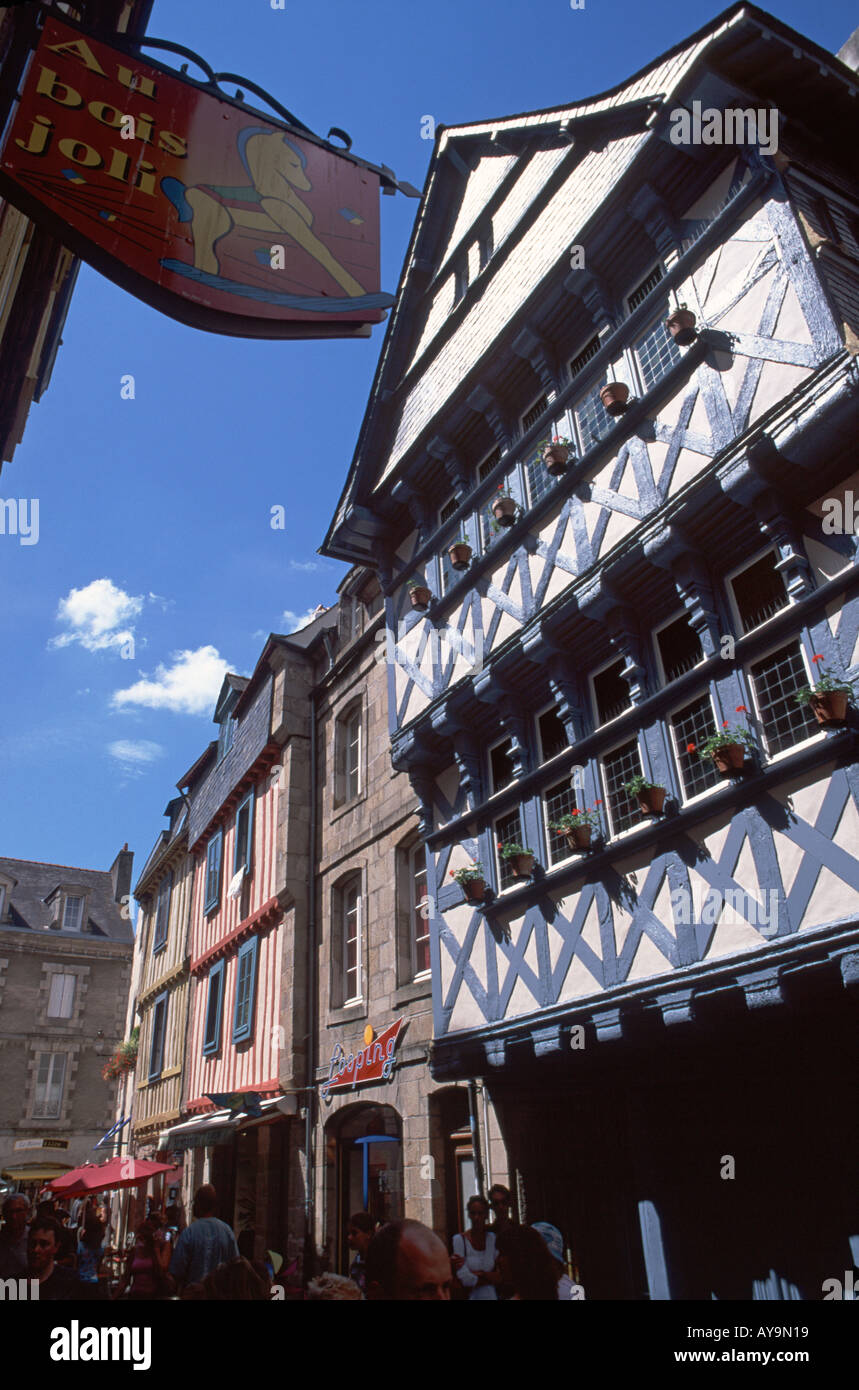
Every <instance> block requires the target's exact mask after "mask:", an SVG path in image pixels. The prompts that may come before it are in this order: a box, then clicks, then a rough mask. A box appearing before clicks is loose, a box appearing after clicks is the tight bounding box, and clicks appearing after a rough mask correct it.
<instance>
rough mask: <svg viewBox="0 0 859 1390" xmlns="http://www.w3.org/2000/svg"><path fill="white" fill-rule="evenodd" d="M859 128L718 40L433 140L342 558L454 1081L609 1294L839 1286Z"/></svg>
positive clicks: (781, 46) (858, 883) (832, 77)
mask: <svg viewBox="0 0 859 1390" xmlns="http://www.w3.org/2000/svg"><path fill="white" fill-rule="evenodd" d="M857 100H859V97H857V91H856V75H855V73H853V72H851V71H850V70H849V69H848V68H847V67H845V66H844V65H843V64H842V63H841V62H839V60H838V59H836V58H835V57H834V56H833V55H832V54H830V53H827V52H825V51H824V50H822V49H820V48H819V47H817V46H816V45H815V44H813V43H811V42H809V41H807V40H806V39H804V38H803V37H802V36H801V35H799V34H798V33H796V32H794V31H793V30H790V29H788V28H786V27H785V26H784V25H782V24H781V23H780V22H779V21H777V20H775V19H773V18H772V17H771V16H769V15H767V14H766V13H764V12H763V11H760V10H757V9H755V8H754V7H751V6H748V5H742V6H739V5H737V6H734V7H732V8H731V9H729V10H727V11H725V13H724V14H722V15H721V16H720V17H719V18H717V19H716V20H714V21H712V22H711V23H710V24H708V25H707V26H706V28H705V29H702V30H701V31H699V32H698V33H696V34H694V35H692V36H691V37H690V38H689V39H687V40H684V41H683V42H682V43H680V44H678V45H677V46H676V47H675V48H674V49H672V50H671V51H670V52H669V53H667V54H665V55H664V56H663V57H662V58H660V59H659V60H658V61H656V62H654V63H651V64H650V65H649V66H648V67H647V68H645V69H643V70H642V71H641V72H639V73H638V74H636V75H635V76H634V77H632V78H630V79H629V80H628V81H626V82H624V83H623V84H621V85H620V86H618V87H616V88H614V89H613V90H611V91H609V92H606V93H604V94H602V95H600V96H597V97H594V98H592V99H590V100H583V101H580V102H577V103H572V104H570V105H569V106H565V107H563V108H560V109H553V110H547V111H538V112H534V113H532V114H526V115H518V116H512V117H507V118H504V119H496V120H491V121H485V122H481V123H477V124H473V125H467V126H459V127H451V128H447V129H443V130H441V131H440V132H439V134H438V136H437V141H436V146H435V149H434V153H433V158H432V162H431V166H430V171H429V175H428V179H427V184H426V187H425V191H424V197H423V201H422V204H421V207H420V210H419V213H418V217H417V222H416V227H415V231H414V235H413V238H412V242H411V245H410V248H409V251H408V254H407V260H406V265H405V268H404V272H403V279H402V282H401V286H400V292H399V296H398V302H397V307H396V309H395V311H394V313H393V316H392V319H391V322H390V324H389V328H388V333H387V337H386V340H385V344H384V347H383V350H382V354H381V358H380V364H379V368H378V372H377V376H376V380H375V383H374V386H373V390H372V393H371V398H370V401H369V405H368V409H367V413H366V416H365V420H364V424H363V427H362V431H361V435H360V440H359V444H358V448H357V452H356V456H355V460H354V462H353V465H352V468H351V470H350V474H349V477H348V480H347V483H346V487H345V491H344V494H343V497H342V499H341V502H340V505H339V507H338V510H337V513H336V515H335V517H334V520H333V522H332V525H331V528H330V530H329V534H328V536H327V538H326V542H325V545H324V547H323V550H324V553H327V554H329V555H331V556H337V557H340V558H343V559H349V560H351V561H353V562H354V563H356V564H364V565H367V566H371V567H374V568H375V569H377V571H378V573H379V576H380V579H381V583H382V588H383V591H384V594H385V604H386V608H385V611H386V615H387V626H388V629H389V632H390V634H391V640H390V658H389V662H388V704H389V721H390V737H391V743H392V751H393V758H394V765H395V766H396V767H398V768H401V769H404V770H407V771H408V774H409V776H410V778H411V781H412V785H413V787H414V789H415V791H416V793H417V795H418V798H419V801H420V807H421V809H420V825H421V831H422V836H423V839H424V842H425V845H426V852H427V853H426V872H427V883H428V894H429V898H430V902H431V903H432V930H431V943H430V950H431V960H432V977H433V1008H434V1042H433V1048H432V1069H433V1072H434V1075H435V1076H436V1078H438V1079H446V1080H450V1081H452V1080H460V1079H465V1078H470V1077H480V1078H483V1079H484V1081H485V1084H486V1086H487V1088H488V1090H489V1092H490V1094H491V1097H492V1099H493V1101H494V1103H495V1105H496V1107H497V1110H498V1113H499V1115H500V1117H501V1122H502V1128H503V1132H504V1138H505V1140H506V1142H507V1147H508V1151H509V1154H510V1163H511V1180H512V1181H513V1182H514V1183H515V1186H516V1190H517V1193H518V1196H519V1201H520V1214H521V1215H522V1217H523V1218H524V1219H527V1220H529V1221H533V1220H538V1219H542V1220H548V1221H551V1222H553V1223H554V1224H556V1225H558V1226H560V1227H561V1228H562V1229H563V1232H564V1234H565V1237H566V1238H567V1239H568V1241H570V1243H571V1244H572V1245H573V1247H574V1249H575V1252H576V1260H577V1265H578V1269H579V1273H580V1276H581V1280H582V1282H583V1284H584V1286H585V1290H586V1293H587V1296H588V1297H596V1298H628V1299H635V1298H656V1299H668V1298H704V1299H709V1298H711V1297H714V1298H719V1299H723V1298H751V1297H758V1298H783V1297H784V1298H787V1297H791V1298H796V1297H799V1298H806V1299H813V1298H819V1297H821V1289H822V1285H823V1281H824V1280H825V1279H826V1278H827V1277H829V1276H832V1275H837V1274H838V1273H839V1271H842V1270H843V1269H844V1268H846V1267H849V1266H850V1264H851V1263H852V1262H853V1260H854V1259H855V1254H856V1251H855V1248H853V1247H851V1238H852V1240H853V1241H854V1242H855V1240H856V1235H855V1233H856V1230H857V1227H856V1224H855V1209H854V1208H853V1207H852V1206H851V1203H852V1200H853V1198H852V1190H853V1178H852V1174H851V1167H852V1155H853V1154H854V1153H855V1151H856V1140H857V1133H856V1118H855V1109H854V1107H853V1105H852V1103H851V1101H850V1098H849V1095H848V1068H847V1067H846V1065H845V1058H847V1057H848V1056H850V1055H851V1049H852V1048H854V1047H855V1044H853V1043H851V1042H850V1037H851V1034H850V1030H849V1025H850V1018H851V1015H850V1012H849V1010H850V1007H851V1005H852V1000H851V995H850V991H853V990H855V988H856V985H857V982H859V928H857V908H859V863H857V859H856V853H855V852H856V846H857V843H859V835H857V829H859V816H858V815H857V801H859V770H857V765H856V728H857V720H856V713H855V708H854V707H853V706H852V705H850V704H848V706H847V711H846V714H845V713H844V712H843V711H842V712H841V713H840V714H839V713H838V711H835V714H834V716H833V713H832V710H831V709H830V710H829V713H828V714H827V711H826V710H825V709H823V710H822V712H821V711H820V710H819V711H818V712H819V713H821V718H824V717H825V718H827V719H828V722H826V723H822V722H818V713H816V712H815V707H814V705H813V704H812V703H810V702H809V700H808V696H809V694H810V692H811V691H812V690H813V687H814V686H815V684H816V683H817V682H818V681H819V680H820V679H821V673H824V675H826V674H828V676H829V678H830V683H835V684H837V683H838V682H841V683H844V682H848V683H849V680H850V678H851V674H852V675H854V676H855V673H856V666H857V658H859V642H857V637H859V599H857V566H856V558H857V543H856V515H857V506H856V499H857V498H859V475H857V474H856V472H855V468H856V463H855V437H856V426H857V416H859V411H858V410H857V390H859V372H857V363H856V351H857V347H859V339H857V334H859V201H857V191H856V183H857V181H856V173H857V168H856V163H857V161H856V152H855V140H854V138H853V132H854V131H855V120H856V103H857ZM556 439H558V440H560V441H562V442H561V443H560V445H559V449H560V453H559V454H556V455H555V456H554V458H553V457H552V456H551V455H547V454H546V442H547V441H548V442H549V443H552V442H553V441H554V440H556ZM547 459H548V463H551V465H552V466H551V469H550V468H549V466H547ZM409 584H412V585H417V586H418V588H419V589H420V590H428V591H429V593H428V594H427V595H426V598H427V602H426V603H425V604H423V605H422V606H421V605H418V604H416V603H415V601H414V590H413V589H412V590H411V591H410V589H409ZM825 684H826V682H825V681H824V685H825ZM797 697H799V698H797ZM738 726H741V727H740V728H738ZM713 739H715V740H716V746H715V749H713V745H712V744H711V742H710V741H711V740H713ZM725 743H732V744H733V746H734V749H735V750H736V749H737V748H739V750H740V751H739V754H736V751H735V754H734V763H735V765H734V767H733V768H727V775H725V774H723V773H722V772H720V769H719V767H718V766H717V761H716V757H714V756H713V753H714V752H715V754H716V755H720V756H721V754H720V747H719V745H720V744H721V745H724V744H725ZM723 761H724V759H723ZM642 784H644V785H643V786H642ZM654 790H655V791H656V792H657V793H659V792H661V793H662V794H663V797H662V799H660V797H659V795H657V796H656V797H655V800H654V798H653V797H651V798H650V802H649V805H648V806H646V807H645V808H643V807H642V805H641V801H640V798H639V795H638V793H639V791H642V792H643V793H645V794H647V793H650V792H652V791H654ZM646 800H647V797H646V796H645V801H646ZM583 822H584V825H583V824H582V823H583ZM517 850H518V853H517ZM474 861H479V863H480V864H481V865H482V868H483V873H484V877H485V880H486V884H487V889H486V892H485V895H484V898H483V901H482V902H480V903H475V902H474V901H470V900H469V899H467V898H466V896H465V891H464V889H463V888H460V887H459V886H458V884H457V883H456V882H454V881H452V880H451V878H450V874H451V872H452V871H455V870H457V869H460V868H465V867H467V866H468V865H469V864H471V863H473V862H474ZM851 1249H852V1255H851Z"/></svg>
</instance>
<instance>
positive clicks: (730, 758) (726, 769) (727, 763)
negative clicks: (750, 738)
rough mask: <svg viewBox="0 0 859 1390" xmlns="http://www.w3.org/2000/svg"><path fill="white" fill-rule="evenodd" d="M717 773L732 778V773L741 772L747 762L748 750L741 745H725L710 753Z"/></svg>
mask: <svg viewBox="0 0 859 1390" xmlns="http://www.w3.org/2000/svg"><path fill="white" fill-rule="evenodd" d="M710 757H711V758H712V759H713V763H714V766H715V768H716V771H717V772H721V774H722V776H723V777H730V775H731V773H732V772H741V771H742V769H743V767H744V765H745V761H746V750H745V748H744V747H743V745H742V744H741V743H723V744H722V746H721V747H720V748H714V749H713V750H712V752H711V753H710Z"/></svg>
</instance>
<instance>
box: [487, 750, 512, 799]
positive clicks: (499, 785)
mask: <svg viewBox="0 0 859 1390" xmlns="http://www.w3.org/2000/svg"><path fill="white" fill-rule="evenodd" d="M489 777H490V783H491V786H492V790H493V792H500V791H503V789H504V788H505V787H509V786H510V783H511V782H515V781H516V773H515V772H514V770H513V760H512V758H511V756H510V740H509V738H507V739H505V740H504V742H503V743H496V745H495V747H494V748H491V749H490V750H489Z"/></svg>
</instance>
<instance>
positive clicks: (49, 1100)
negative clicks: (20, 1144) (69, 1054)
mask: <svg viewBox="0 0 859 1390" xmlns="http://www.w3.org/2000/svg"><path fill="white" fill-rule="evenodd" d="M65 1080H66V1054H65V1052H38V1053H37V1054H36V1094H35V1096H34V1098H33V1119H34V1120H58V1119H59V1117H60V1114H61V1112H62V1108H63V1086H64V1084H65Z"/></svg>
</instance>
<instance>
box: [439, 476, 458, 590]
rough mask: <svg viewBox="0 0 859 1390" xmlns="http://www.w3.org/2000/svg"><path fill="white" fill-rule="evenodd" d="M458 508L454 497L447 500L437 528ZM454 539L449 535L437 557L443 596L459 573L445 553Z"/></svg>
mask: <svg viewBox="0 0 859 1390" xmlns="http://www.w3.org/2000/svg"><path fill="white" fill-rule="evenodd" d="M458 506H459V502H458V501H457V500H456V498H455V497H449V498H448V500H447V501H446V502H445V504H444V506H443V507H442V508H441V509H440V510H439V514H438V524H439V526H443V525H444V523H445V522H446V521H448V520H449V519H450V517H452V516H453V514H454V512H455V511H456V509H457V507H458ZM455 539H456V536H455V535H453V534H451V535H450V536H449V537H448V539H447V542H446V544H445V546H444V549H443V550H442V552H441V555H440V556H439V564H440V565H441V591H442V593H443V594H446V593H447V591H448V589H450V588H451V587H452V586H453V585H454V584H455V583H456V581H457V579H458V578H459V573H458V571H457V570H455V569H454V568H453V565H452V564H451V563H450V556H449V555H448V553H447V551H448V546H451V545H453V542H454V540H455Z"/></svg>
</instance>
